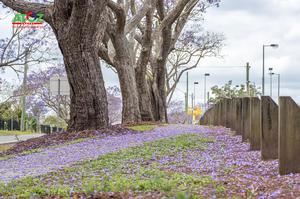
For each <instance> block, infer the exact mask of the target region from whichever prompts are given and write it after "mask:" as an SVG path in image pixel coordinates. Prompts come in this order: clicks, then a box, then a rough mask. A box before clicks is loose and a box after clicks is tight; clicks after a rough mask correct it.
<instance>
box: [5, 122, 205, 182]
mask: <svg viewBox="0 0 300 199" xmlns="http://www.w3.org/2000/svg"><path fill="white" fill-rule="evenodd" d="M206 131H210V130H209V129H208V128H206V127H193V126H163V127H158V128H156V129H155V130H152V131H146V132H143V133H140V134H135V133H131V132H129V133H128V134H126V135H121V136H107V137H105V138H95V139H90V140H87V141H84V142H80V143H76V144H71V145H66V146H61V147H57V148H49V149H45V150H43V151H42V152H40V153H33V154H30V155H25V156H18V157H15V158H11V159H8V160H0V181H2V182H8V181H10V180H12V179H18V178H22V177H27V176H37V175H41V174H46V173H49V172H51V171H55V170H58V169H61V168H64V167H69V166H71V165H72V164H74V163H76V162H79V161H84V160H89V159H96V158H97V157H98V156H100V155H103V154H106V153H111V152H115V151H119V150H121V149H124V148H128V147H133V146H139V145H142V144H143V143H144V142H150V141H154V140H158V139H162V138H167V137H171V136H176V135H181V134H185V133H201V132H202V133H205V132H206Z"/></svg>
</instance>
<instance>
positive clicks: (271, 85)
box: [269, 68, 274, 97]
mask: <svg viewBox="0 0 300 199" xmlns="http://www.w3.org/2000/svg"><path fill="white" fill-rule="evenodd" d="M269 72H270V73H269V74H270V97H272V94H273V93H272V89H273V81H272V76H273V75H274V73H273V68H269Z"/></svg>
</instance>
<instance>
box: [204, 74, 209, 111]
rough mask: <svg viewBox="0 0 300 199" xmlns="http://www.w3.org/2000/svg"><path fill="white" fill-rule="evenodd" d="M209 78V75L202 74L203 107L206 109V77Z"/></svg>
mask: <svg viewBox="0 0 300 199" xmlns="http://www.w3.org/2000/svg"><path fill="white" fill-rule="evenodd" d="M208 76H210V74H209V73H205V74H204V106H205V108H206V77H208Z"/></svg>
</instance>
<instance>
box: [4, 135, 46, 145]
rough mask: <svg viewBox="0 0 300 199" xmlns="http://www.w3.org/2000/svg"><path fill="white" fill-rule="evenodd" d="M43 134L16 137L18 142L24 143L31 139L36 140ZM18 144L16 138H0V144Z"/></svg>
mask: <svg viewBox="0 0 300 199" xmlns="http://www.w3.org/2000/svg"><path fill="white" fill-rule="evenodd" d="M43 135H44V134H32V135H18V139H19V141H25V140H28V139H31V138H37V137H41V136H43ZM14 142H18V140H17V138H16V136H14V135H13V136H0V144H9V143H14Z"/></svg>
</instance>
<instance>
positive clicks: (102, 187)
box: [0, 135, 223, 198]
mask: <svg viewBox="0 0 300 199" xmlns="http://www.w3.org/2000/svg"><path fill="white" fill-rule="evenodd" d="M213 141H214V140H212V139H208V138H202V137H201V136H199V135H181V136H177V137H174V138H167V139H162V140H158V141H155V142H149V143H145V144H144V145H143V146H139V147H132V148H128V149H124V150H121V151H119V152H115V153H110V154H106V155H103V156H101V157H99V158H98V159H96V160H91V161H86V162H83V163H80V164H78V165H76V166H74V167H70V168H65V169H63V170H61V171H57V172H53V173H50V174H47V175H44V176H40V177H36V178H31V177H28V178H25V179H21V180H18V181H13V182H11V183H9V184H7V185H4V184H2V185H0V196H3V197H4V198H5V197H9V196H12V197H16V198H30V197H32V196H38V197H43V196H52V197H53V196H60V197H63V198H69V197H70V191H71V190H72V191H73V192H77V193H85V194H86V195H89V194H91V193H94V192H95V191H96V192H125V191H129V190H131V191H134V192H135V193H144V192H154V191H159V192H160V193H162V194H163V195H164V196H166V197H176V198H198V193H199V191H200V190H201V189H202V188H203V187H205V186H214V187H215V188H216V189H217V190H218V192H222V191H223V187H218V185H217V184H216V182H214V180H213V179H212V178H211V177H210V176H201V175H199V174H195V173H182V172H176V171H173V170H169V169H167V168H168V166H170V165H174V164H173V163H170V162H166V163H160V162H159V160H160V159H162V158H164V157H176V156H177V155H178V154H185V152H187V151H188V150H205V147H206V146H207V144H208V143H210V142H213ZM187 154H188V153H187Z"/></svg>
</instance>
